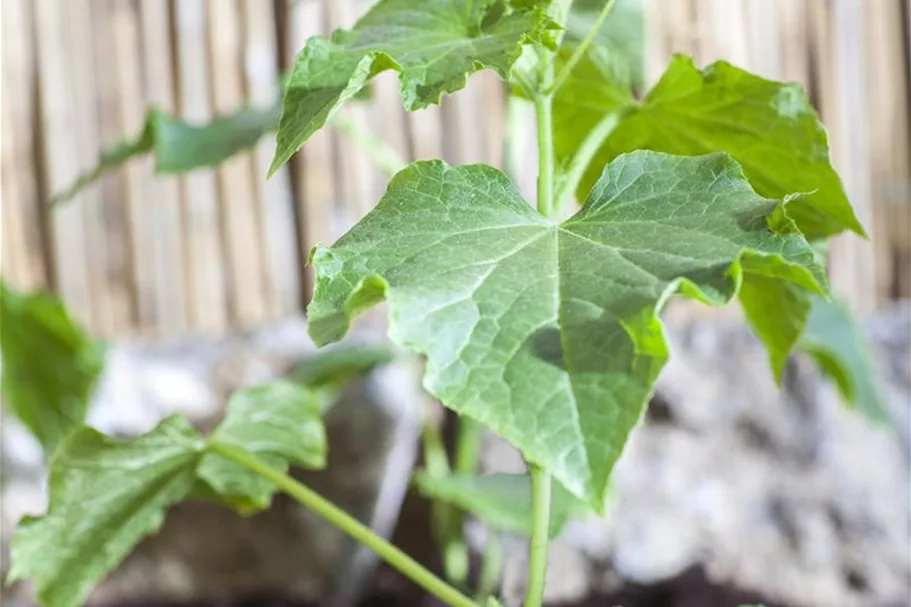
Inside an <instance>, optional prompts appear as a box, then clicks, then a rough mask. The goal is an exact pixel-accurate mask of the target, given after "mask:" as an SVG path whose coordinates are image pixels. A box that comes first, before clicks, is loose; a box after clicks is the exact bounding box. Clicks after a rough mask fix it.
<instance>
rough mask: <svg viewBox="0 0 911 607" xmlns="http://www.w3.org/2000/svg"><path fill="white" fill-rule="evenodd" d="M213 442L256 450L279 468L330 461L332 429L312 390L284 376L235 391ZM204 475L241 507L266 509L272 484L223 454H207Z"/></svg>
mask: <svg viewBox="0 0 911 607" xmlns="http://www.w3.org/2000/svg"><path fill="white" fill-rule="evenodd" d="M209 440H210V441H213V442H216V443H220V444H224V445H229V446H233V447H237V448H240V449H243V450H245V451H248V452H250V453H252V454H253V455H255V456H257V457H258V458H259V459H261V460H262V461H263V462H265V463H267V464H269V465H270V466H272V467H273V468H275V469H278V470H282V471H287V470H288V466H289V464H296V465H298V466H301V467H302V468H309V469H316V468H322V467H324V466H325V465H326V431H325V428H324V427H323V421H322V418H321V415H320V405H319V399H318V398H317V396H316V394H315V393H314V392H313V391H312V390H308V389H307V388H305V387H303V386H300V385H299V384H296V383H293V382H290V381H285V380H279V381H273V382H270V383H267V384H263V385H260V386H255V387H253V388H247V389H245V390H240V391H238V392H235V393H234V395H232V396H231V400H230V402H229V403H228V409H227V413H226V414H225V418H224V420H222V422H221V423H220V424H219V425H218V427H217V428H215V431H214V432H212V435H211V436H210V437H209ZM199 477H200V478H201V479H202V480H203V481H205V482H206V483H207V484H208V485H209V486H210V487H211V488H212V489H213V490H214V491H215V492H216V493H217V494H219V495H220V496H221V497H222V498H223V499H225V500H227V501H228V502H229V503H231V504H234V505H235V506H236V507H237V509H238V510H240V511H241V512H244V513H249V512H251V511H255V510H261V509H263V508H266V507H267V506H268V505H269V503H270V501H271V499H272V494H273V493H274V492H275V487H274V486H273V485H272V483H270V482H268V481H266V480H265V479H263V478H261V477H259V476H257V475H255V474H253V473H251V472H248V471H247V470H245V469H243V468H242V467H241V466H240V465H238V464H236V463H234V462H232V461H229V460H227V459H225V458H224V457H222V456H220V455H219V454H217V453H209V454H206V456H205V457H203V460H202V463H201V464H200V466H199Z"/></svg>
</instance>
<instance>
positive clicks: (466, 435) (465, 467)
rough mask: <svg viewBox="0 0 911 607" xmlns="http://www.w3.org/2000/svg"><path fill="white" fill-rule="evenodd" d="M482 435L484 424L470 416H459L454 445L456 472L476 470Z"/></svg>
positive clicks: (468, 472)
mask: <svg viewBox="0 0 911 607" xmlns="http://www.w3.org/2000/svg"><path fill="white" fill-rule="evenodd" d="M483 436H484V426H482V425H481V424H479V423H478V422H476V421H475V420H473V419H471V418H470V417H465V416H460V417H459V428H458V433H457V434H456V445H455V471H456V474H474V473H475V472H477V471H478V458H479V457H480V455H481V453H480V451H481V438H482V437H483Z"/></svg>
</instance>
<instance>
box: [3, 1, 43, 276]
mask: <svg viewBox="0 0 911 607" xmlns="http://www.w3.org/2000/svg"><path fill="white" fill-rule="evenodd" d="M32 25H33V24H32V3H31V1H30V0H3V35H2V45H3V46H2V57H0V59H2V65H3V67H2V78H3V100H2V103H0V108H2V112H3V125H2V130H3V137H2V139H3V152H2V161H0V163H2V176H0V183H2V187H3V204H2V206H3V221H2V226H3V227H2V239H3V249H2V251H3V259H2V265H3V270H2V272H3V276H4V278H5V279H7V280H11V281H12V284H14V285H15V286H16V287H18V288H20V289H24V290H33V289H39V288H44V287H49V286H50V284H49V280H48V279H49V274H50V272H49V265H50V260H49V259H46V258H45V255H46V254H47V253H48V252H49V251H47V250H46V249H45V246H44V238H43V237H42V230H43V229H44V225H43V217H42V214H41V210H40V208H39V207H40V205H41V200H40V199H39V198H38V183H37V179H36V177H37V166H36V165H35V146H34V138H35V133H34V132H33V131H32V128H31V127H32V125H33V124H35V121H36V114H37V113H38V111H39V109H38V107H37V103H38V100H37V99H35V97H34V94H33V91H34V89H33V86H32V83H33V82H34V79H35V78H36V77H37V67H38V66H37V64H36V61H35V48H34V40H33V37H32V31H33V27H32Z"/></svg>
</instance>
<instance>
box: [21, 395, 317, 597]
mask: <svg viewBox="0 0 911 607" xmlns="http://www.w3.org/2000/svg"><path fill="white" fill-rule="evenodd" d="M215 443H217V444H218V445H219V446H223V447H229V448H230V449H232V450H233V451H235V452H240V453H244V454H246V455H247V456H248V457H255V458H257V459H259V460H260V461H262V462H264V463H266V464H268V465H271V466H272V467H274V468H276V469H280V470H286V469H287V468H288V462H291V463H294V464H298V465H300V466H303V467H307V468H317V467H321V466H322V465H323V464H324V463H325V449H326V437H325V430H324V429H323V426H322V422H321V419H320V411H319V405H318V403H317V397H316V395H315V394H314V393H313V392H312V391H310V390H308V389H306V388H303V387H301V386H300V385H298V384H294V383H291V382H283V381H281V382H276V383H273V384H266V385H263V386H260V387H257V388H251V389H248V390H244V391H242V392H239V393H238V394H236V395H234V397H233V398H232V399H231V402H230V403H229V405H228V412H227V415H226V417H225V419H224V420H223V421H222V423H221V424H220V425H219V426H218V428H217V429H216V430H215V432H213V434H212V436H211V437H210V438H209V440H208V441H207V440H205V439H203V438H202V437H201V436H200V435H199V434H198V433H197V432H196V431H195V430H194V429H193V428H192V427H191V426H190V424H189V423H188V422H187V421H186V420H185V419H184V418H182V417H179V416H172V417H169V418H167V419H166V420H164V421H163V422H162V423H161V424H159V426H158V427H157V428H155V429H154V430H152V431H151V432H149V433H147V434H145V435H143V436H140V437H139V438H136V439H135V440H132V441H120V440H114V439H111V438H108V437H106V436H104V435H102V434H100V433H98V432H97V431H95V430H93V429H91V428H85V427H83V428H80V429H78V430H75V431H74V432H72V433H70V434H69V435H68V436H67V438H66V439H64V441H63V442H62V443H61V444H60V446H59V448H58V449H57V451H56V452H55V453H54V457H53V458H52V460H51V473H50V488H49V493H50V505H49V507H48V511H47V514H45V515H44V516H41V517H29V518H26V519H24V520H23V521H21V522H20V524H19V527H18V528H17V530H16V533H15V535H14V536H13V541H12V549H11V550H12V568H11V570H10V574H9V581H13V580H17V579H24V578H30V579H31V580H32V581H33V583H34V584H35V587H36V589H37V591H38V597H39V599H40V601H41V604H42V605H43V607H77V606H78V605H81V604H82V602H83V600H84V599H85V597H86V595H87V594H88V592H89V590H90V589H91V587H92V586H93V585H94V584H95V583H97V582H98V580H100V579H101V578H102V577H104V576H105V575H106V574H107V573H108V571H110V570H111V569H113V568H114V567H116V566H117V565H118V564H119V563H120V562H121V561H122V560H123V558H124V557H125V556H126V555H127V554H128V553H129V552H130V550H132V548H133V546H135V544H136V543H137V542H139V541H140V540H141V539H142V538H144V537H146V536H148V535H150V534H152V533H154V532H155V531H156V530H157V529H158V528H159V527H160V526H161V524H162V522H163V520H164V514H165V510H166V509H167V508H168V507H169V506H170V505H172V504H174V503H177V502H179V501H181V500H183V499H186V498H188V497H206V498H209V499H216V500H218V501H219V502H221V503H224V504H227V505H230V506H232V507H234V508H237V509H238V510H240V511H242V512H244V513H249V512H252V511H255V510H257V509H262V508H264V507H265V506H267V505H268V504H269V499H270V497H271V495H272V493H273V492H274V491H275V488H274V487H273V486H272V485H271V484H269V483H266V482H264V481H261V480H260V479H259V478H258V477H255V476H252V475H251V474H250V473H249V472H247V471H246V470H245V469H243V468H240V467H239V466H237V465H236V464H235V463H234V462H233V461H229V460H227V459H225V458H224V457H223V456H222V455H221V454H220V452H218V451H216V450H213V449H212V445H213V444H215Z"/></svg>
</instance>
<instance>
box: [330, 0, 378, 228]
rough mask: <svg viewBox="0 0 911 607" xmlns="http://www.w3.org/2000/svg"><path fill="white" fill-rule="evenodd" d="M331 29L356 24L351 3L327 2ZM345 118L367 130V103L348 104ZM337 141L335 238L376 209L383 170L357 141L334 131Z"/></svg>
mask: <svg viewBox="0 0 911 607" xmlns="http://www.w3.org/2000/svg"><path fill="white" fill-rule="evenodd" d="M325 6H326V11H327V13H326V16H327V19H328V30H329V31H333V30H336V29H340V28H343V29H348V28H350V27H351V26H353V25H354V23H355V21H356V10H355V7H354V6H353V5H352V0H326V1H325ZM343 111H344V112H345V114H346V118H347V119H348V120H350V121H351V122H352V123H354V125H355V126H356V127H357V128H358V129H360V130H366V129H367V128H368V126H367V108H366V104H365V103H363V102H358V101H351V102H349V103H348V104H347V105H346V107H345V109H344V110H343ZM332 136H333V137H334V138H335V171H336V172H335V176H336V189H337V192H338V198H337V199H336V212H337V214H338V216H339V219H340V223H339V225H336V226H335V233H334V234H333V238H334V237H336V236H340V235H341V233H342V231H343V229H344V228H346V227H347V226H349V225H352V224H354V223H355V222H357V221H358V220H360V218H361V217H363V216H364V215H366V214H367V212H368V211H369V210H370V209H371V208H373V205H374V203H375V202H376V195H377V191H378V190H379V189H380V186H379V183H381V182H380V179H381V175H382V171H381V170H380V169H379V167H376V166H374V164H373V161H372V160H371V159H370V156H369V155H368V154H367V152H366V151H365V150H364V149H363V148H362V147H361V146H360V145H358V143H357V142H356V141H352V140H351V139H349V138H347V137H345V136H343V135H341V134H340V133H336V132H333V134H332Z"/></svg>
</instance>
